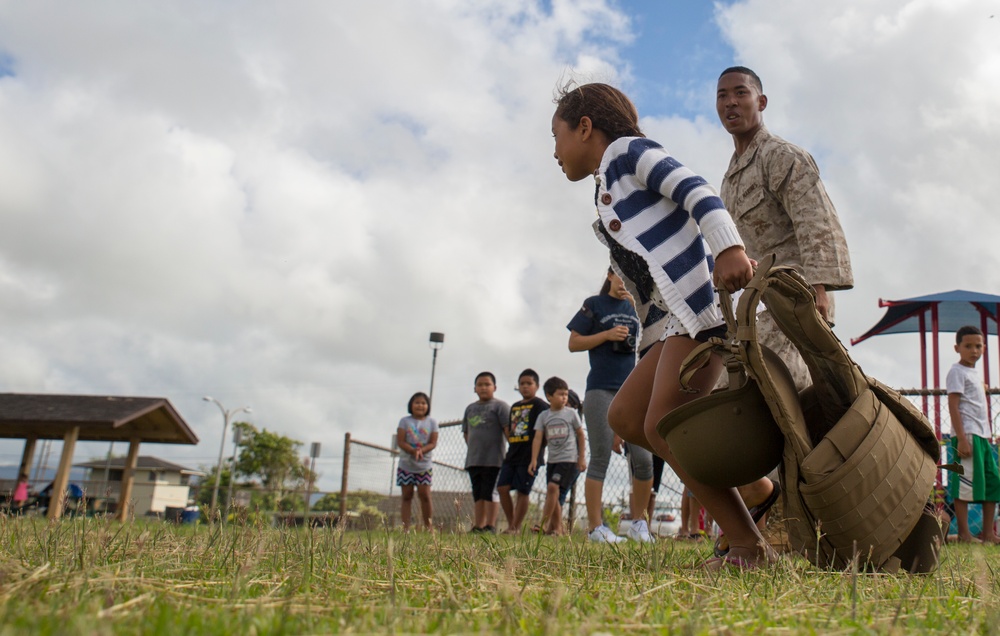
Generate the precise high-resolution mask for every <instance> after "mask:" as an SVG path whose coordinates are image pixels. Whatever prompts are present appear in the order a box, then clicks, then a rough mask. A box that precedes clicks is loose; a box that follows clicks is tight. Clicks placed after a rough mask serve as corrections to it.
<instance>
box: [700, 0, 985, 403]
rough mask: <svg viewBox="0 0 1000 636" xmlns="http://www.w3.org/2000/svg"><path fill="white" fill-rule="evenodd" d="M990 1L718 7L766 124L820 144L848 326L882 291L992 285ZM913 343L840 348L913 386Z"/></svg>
mask: <svg viewBox="0 0 1000 636" xmlns="http://www.w3.org/2000/svg"><path fill="white" fill-rule="evenodd" d="M998 8H1000V6H998V5H997V3H996V2H995V1H991V0H959V1H950V0H948V1H945V0H909V1H905V0H885V1H880V2H866V3H854V4H852V5H851V6H850V7H845V6H844V5H841V4H838V3H826V4H815V3H791V4H789V3H786V2H780V1H779V0H749V1H748V2H742V3H739V4H736V5H733V6H731V7H726V8H724V9H722V10H721V11H720V13H719V16H720V23H721V25H722V27H723V30H724V32H725V34H726V36H727V37H728V38H729V39H730V40H731V42H732V44H733V46H734V47H735V49H736V50H737V52H738V54H737V57H738V62H739V63H743V64H746V65H747V66H750V67H751V68H754V70H756V71H757V72H758V73H759V74H760V75H761V78H762V79H763V81H764V88H765V92H766V93H767V94H768V95H769V97H770V102H769V105H768V109H767V112H766V115H765V120H766V121H767V123H768V125H769V127H770V128H771V130H772V132H774V133H776V134H778V135H781V136H783V137H785V138H786V139H789V140H791V141H795V142H798V143H801V144H802V145H803V146H804V147H806V148H807V149H808V150H810V151H811V152H812V153H813V154H814V156H816V158H817V161H818V162H819V163H820V167H821V170H822V171H823V174H824V180H825V183H826V185H827V188H828V190H829V191H830V193H831V196H832V197H833V199H834V201H835V203H836V205H837V208H838V210H839V212H840V215H841V219H842V221H843V224H844V227H845V230H846V232H847V237H848V241H849V243H850V247H851V256H852V260H853V264H854V271H855V280H856V286H855V289H854V290H853V291H850V292H845V293H843V294H840V295H839V299H838V303H839V307H838V320H839V323H840V324H839V327H838V332H839V333H840V334H841V335H842V338H844V339H845V340H846V339H847V338H849V337H856V336H859V335H861V334H862V333H863V332H864V331H866V330H867V329H868V328H869V327H871V326H872V325H873V324H874V323H875V322H876V321H877V320H878V318H880V317H881V314H882V311H883V310H880V309H878V306H877V303H878V299H879V298H885V299H900V298H908V297H913V296H920V295H925V294H929V293H933V292H938V291H947V290H952V289H970V290H975V291H982V292H986V293H991V292H995V291H996V290H997V289H998V287H1000V258H998V257H997V255H996V250H995V249H993V245H992V240H991V238H990V237H992V236H996V235H997V234H998V233H1000V218H998V217H997V215H996V214H995V210H994V208H995V204H994V202H993V200H992V199H993V197H992V196H991V192H992V191H993V185H992V184H993V182H995V177H994V176H993V173H995V171H996V165H997V157H998V155H997V152H996V148H997V146H998V144H1000V133H998V132H997V128H996V126H992V125H990V124H989V122H988V117H989V113H991V112H995V111H996V110H997V108H998V106H1000V88H998V86H997V83H996V81H995V78H996V76H997V75H996V70H997V68H998V64H1000V50H998V49H997V47H996V42H997V38H998V37H1000V22H998V21H997V19H996V18H993V17H992V16H993V15H994V14H996V13H997V9H998ZM990 77H992V78H993V79H987V78H990ZM943 340H948V337H943ZM946 349H947V350H946V351H945V352H944V353H943V356H944V359H945V360H950V358H951V356H952V355H953V354H952V353H950V346H949V347H947V348H946ZM918 351H919V345H918V338H917V336H915V335H914V336H907V337H903V336H895V337H892V338H883V339H879V338H876V339H874V340H870V341H867V342H866V343H864V344H862V345H860V346H859V347H857V348H855V349H853V350H852V354H853V355H854V356H855V357H856V358H857V359H858V360H859V361H861V362H862V363H863V364H864V365H865V367H866V370H868V371H869V372H870V373H873V374H875V375H877V376H879V377H885V378H886V379H887V380H888V381H890V382H892V383H896V384H906V385H909V386H913V385H918V384H919V381H920V380H919V379H920V375H919V357H918ZM994 364H995V362H994Z"/></svg>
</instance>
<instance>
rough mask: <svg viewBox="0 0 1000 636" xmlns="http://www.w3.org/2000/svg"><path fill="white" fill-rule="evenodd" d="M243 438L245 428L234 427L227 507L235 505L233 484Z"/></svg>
mask: <svg viewBox="0 0 1000 636" xmlns="http://www.w3.org/2000/svg"><path fill="white" fill-rule="evenodd" d="M248 412H249V411H248ZM242 438H243V429H239V428H233V456H232V457H231V458H230V459H229V494H228V495H226V508H227V509H229V508H232V507H233V484H235V483H236V449H238V448H239V447H240V442H241V441H242Z"/></svg>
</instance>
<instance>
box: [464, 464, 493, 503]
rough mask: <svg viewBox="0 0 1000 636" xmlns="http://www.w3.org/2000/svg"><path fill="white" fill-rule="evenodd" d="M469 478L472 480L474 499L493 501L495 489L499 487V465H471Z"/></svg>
mask: <svg viewBox="0 0 1000 636" xmlns="http://www.w3.org/2000/svg"><path fill="white" fill-rule="evenodd" d="M467 470H468V471H469V480H470V481H471V482H472V500H473V501H493V491H494V490H495V489H496V487H497V475H499V474H500V467H499V466H469V468H468V469H467Z"/></svg>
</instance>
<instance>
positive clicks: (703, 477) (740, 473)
mask: <svg viewBox="0 0 1000 636" xmlns="http://www.w3.org/2000/svg"><path fill="white" fill-rule="evenodd" d="M656 431H657V433H659V435H660V437H662V438H663V440H664V441H665V442H666V443H667V444H668V445H669V446H670V451H671V452H672V453H673V455H674V457H675V458H676V459H677V462H678V463H679V464H680V465H681V468H683V469H684V470H685V471H687V472H688V474H690V475H691V477H693V478H694V479H697V480H698V481H700V482H701V483H703V484H705V485H708V486H717V487H720V488H731V487H735V486H743V485H745V484H749V483H751V482H753V481H754V480H756V479H759V478H761V477H763V476H764V475H767V474H768V473H769V472H771V470H773V469H774V467H775V466H777V465H778V463H779V462H780V461H781V455H782V450H783V448H784V442H785V438H784V436H783V435H782V433H781V430H780V429H779V428H778V425H777V424H776V423H775V421H774V417H773V416H772V415H771V410H770V409H769V408H768V406H767V402H765V401H764V394H763V393H761V391H760V387H758V386H757V383H756V382H755V381H754V380H753V379H751V378H745V382H744V383H743V384H742V386H739V387H738V388H729V389H719V390H716V391H713V392H712V393H711V394H709V395H707V396H705V397H702V398H698V399H696V400H693V401H691V402H688V403H687V404H683V405H681V406H679V407H677V408H676V409H674V410H673V411H671V412H670V413H667V415H665V416H664V417H663V419H661V420H660V422H659V423H658V424H657V425H656Z"/></svg>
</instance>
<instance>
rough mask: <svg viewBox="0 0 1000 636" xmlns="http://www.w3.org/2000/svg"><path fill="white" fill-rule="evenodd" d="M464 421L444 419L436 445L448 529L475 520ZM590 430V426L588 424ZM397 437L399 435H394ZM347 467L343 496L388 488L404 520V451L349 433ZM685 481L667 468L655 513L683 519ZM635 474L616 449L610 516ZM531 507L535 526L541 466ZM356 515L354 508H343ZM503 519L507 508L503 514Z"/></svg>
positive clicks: (437, 513) (440, 521) (625, 504)
mask: <svg viewBox="0 0 1000 636" xmlns="http://www.w3.org/2000/svg"><path fill="white" fill-rule="evenodd" d="M461 424H462V423H461V421H459V420H456V421H449V422H442V423H440V424H439V425H438V444H437V447H436V448H435V449H434V453H433V461H434V476H433V485H432V487H431V505H432V506H433V509H434V514H433V519H434V525H435V527H437V528H439V529H442V530H446V531H456V532H461V531H465V530H467V529H468V528H470V527H471V525H472V493H471V484H470V481H469V476H468V473H467V472H466V471H465V469H464V466H465V452H466V444H465V439H464V437H463V435H462V426H461ZM585 430H586V429H585ZM392 440H394V436H393V438H392ZM344 447H345V452H344V468H343V473H342V480H343V481H342V490H341V501H343V502H345V504H346V502H347V501H348V497H347V495H348V494H349V493H351V492H356V491H359V490H375V489H378V490H379V491H381V492H387V496H386V497H385V498H384V499H383V500H382V501H380V502H379V504H378V508H379V512H380V513H381V514H382V515H383V519H384V522H385V523H386V525H388V526H390V527H392V526H396V525H398V524H399V523H400V520H399V510H400V491H399V487H397V486H396V485H395V483H396V464H397V461H398V458H399V451H398V450H397V449H396V448H395V442H394V441H389V442H388V443H387V445H380V444H375V443H371V442H368V441H362V440H358V439H355V438H354V437H353V436H352V435H350V434H348V435H347V436H346V438H345V442H344ZM584 479H585V475H584V474H581V475H580V478H579V479H577V481H576V485H575V486H574V488H573V490H572V491H571V492H570V494H569V496H568V497H567V500H566V506H565V511H564V514H566V516H567V517H568V519H569V520H570V524H574V523H576V522H577V521H578V520H581V519H585V515H586V512H585V509H584V495H583V492H584V485H583V484H584ZM682 489H683V486H682V484H681V481H680V479H678V477H677V475H675V474H674V472H673V471H672V470H670V467H668V466H665V467H664V469H663V479H662V483H661V485H660V489H659V493H658V495H657V498H656V509H655V511H654V516H656V515H658V514H668V515H673V516H676V517H678V518H679V516H680V515H679V510H680V501H681V494H682V492H683V490H682ZM631 491H632V486H631V475H630V472H629V467H628V460H627V459H626V458H625V457H624V456H622V455H616V454H614V453H612V455H611V461H610V464H609V465H608V471H607V474H606V476H605V481H604V493H603V503H604V509H605V513H606V517H607V518H615V517H619V516H621V515H623V514H626V513H627V512H628V510H629V498H630V495H631ZM529 497H530V499H529V501H530V505H531V508H530V512H529V514H528V517H527V519H526V524H527V525H528V526H529V527H530V526H532V525H534V524H535V523H536V522H540V521H541V519H540V516H541V509H542V506H543V505H544V503H545V472H544V470H543V471H539V473H538V477H537V478H536V479H535V482H534V485H533V487H532V491H531V494H530V495H529ZM418 510H419V503H418V502H417V501H416V498H414V502H413V514H414V519H417V518H419V517H418ZM343 512H344V514H345V515H346V518H348V519H349V518H350V516H351V515H350V510H347V509H346V508H345V510H344V511H343ZM499 516H500V521H501V522H503V513H502V512H501V513H500V515H499Z"/></svg>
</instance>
